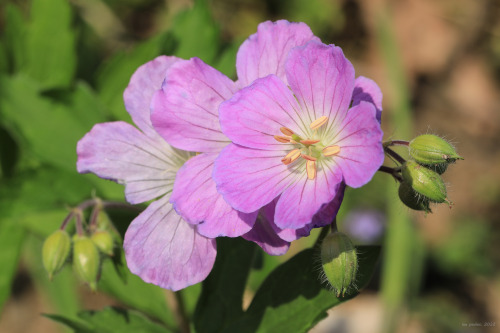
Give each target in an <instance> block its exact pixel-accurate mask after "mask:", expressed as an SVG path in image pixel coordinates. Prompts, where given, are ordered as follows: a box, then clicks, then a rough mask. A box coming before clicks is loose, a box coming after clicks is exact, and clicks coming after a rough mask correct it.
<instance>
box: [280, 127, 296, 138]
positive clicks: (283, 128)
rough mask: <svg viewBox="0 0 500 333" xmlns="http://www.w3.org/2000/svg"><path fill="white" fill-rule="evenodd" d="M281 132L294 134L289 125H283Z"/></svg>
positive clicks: (287, 134)
mask: <svg viewBox="0 0 500 333" xmlns="http://www.w3.org/2000/svg"><path fill="white" fill-rule="evenodd" d="M280 131H281V133H283V134H285V135H286V136H292V135H293V131H292V130H291V129H289V128H287V127H281V128H280Z"/></svg>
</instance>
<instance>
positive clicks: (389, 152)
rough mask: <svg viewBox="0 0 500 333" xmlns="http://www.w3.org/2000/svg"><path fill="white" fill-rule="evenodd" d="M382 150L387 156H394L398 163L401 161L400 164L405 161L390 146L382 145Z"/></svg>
mask: <svg viewBox="0 0 500 333" xmlns="http://www.w3.org/2000/svg"><path fill="white" fill-rule="evenodd" d="M384 151H385V152H386V154H388V155H389V156H391V157H392V158H394V159H395V160H396V161H398V162H399V163H401V164H405V163H406V160H405V159H404V158H402V157H401V156H400V155H399V154H398V153H396V152H395V151H394V150H392V149H391V148H389V147H384Z"/></svg>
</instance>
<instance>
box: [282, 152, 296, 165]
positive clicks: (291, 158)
mask: <svg viewBox="0 0 500 333" xmlns="http://www.w3.org/2000/svg"><path fill="white" fill-rule="evenodd" d="M299 156H300V150H299V149H294V150H292V151H291V152H289V153H288V154H286V156H285V157H283V158H282V159H281V162H283V164H284V165H288V164H290V163H292V162H293V161H295V160H296V159H297V158H299Z"/></svg>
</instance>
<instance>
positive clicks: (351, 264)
mask: <svg viewBox="0 0 500 333" xmlns="http://www.w3.org/2000/svg"><path fill="white" fill-rule="evenodd" d="M321 266H322V267H323V272H324V280H325V281H328V283H329V284H330V286H331V287H332V289H333V290H334V292H335V293H336V295H337V297H339V296H340V295H342V297H343V296H344V295H345V293H346V291H348V290H349V288H351V287H352V286H354V283H355V280H356V272H357V270H358V256H357V254H356V248H355V247H354V245H353V243H352V242H351V240H350V239H349V237H347V236H346V235H345V234H343V233H341V232H333V233H331V234H329V235H328V236H326V237H325V239H324V240H323V242H322V243H321Z"/></svg>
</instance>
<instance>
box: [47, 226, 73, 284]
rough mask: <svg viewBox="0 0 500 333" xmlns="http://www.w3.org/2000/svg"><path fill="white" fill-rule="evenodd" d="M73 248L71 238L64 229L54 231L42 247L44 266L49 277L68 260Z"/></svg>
mask: <svg viewBox="0 0 500 333" xmlns="http://www.w3.org/2000/svg"><path fill="white" fill-rule="evenodd" d="M70 249H71V240H70V238H69V235H68V233H67V232H66V231H64V230H57V231H55V232H54V233H52V234H51V235H50V236H49V237H47V239H46V240H45V242H44V243H43V248H42V262H43V267H45V270H46V271H47V273H49V279H51V280H52V277H53V276H54V274H55V273H57V272H58V271H59V270H60V269H61V268H62V267H63V266H64V263H65V262H66V259H67V258H68V256H69V251H70Z"/></svg>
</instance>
